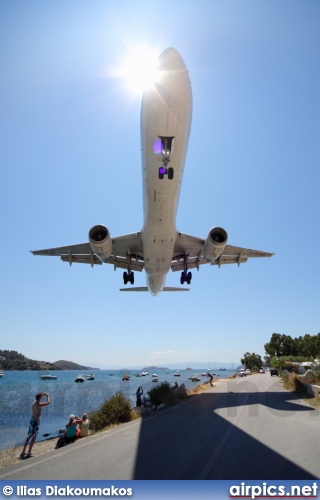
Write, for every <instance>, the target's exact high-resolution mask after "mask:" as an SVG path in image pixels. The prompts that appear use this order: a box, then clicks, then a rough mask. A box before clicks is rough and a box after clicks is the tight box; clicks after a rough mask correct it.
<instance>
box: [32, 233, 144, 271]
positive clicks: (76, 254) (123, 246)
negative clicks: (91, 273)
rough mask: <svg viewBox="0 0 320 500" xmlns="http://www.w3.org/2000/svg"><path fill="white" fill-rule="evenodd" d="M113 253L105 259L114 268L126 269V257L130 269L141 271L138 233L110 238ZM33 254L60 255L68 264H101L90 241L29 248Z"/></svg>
mask: <svg viewBox="0 0 320 500" xmlns="http://www.w3.org/2000/svg"><path fill="white" fill-rule="evenodd" d="M112 251H113V255H111V257H110V258H109V259H108V260H107V261H106V263H107V264H112V265H113V266H114V268H115V269H116V268H120V269H128V259H130V267H131V270H132V271H140V272H141V271H142V270H143V267H144V262H143V247H142V240H141V236H140V233H132V234H128V235H124V236H117V237H115V238H112ZM31 253H33V255H44V256H47V257H52V256H53V257H60V258H61V260H62V261H63V262H68V263H69V264H70V265H71V264H73V263H74V262H75V263H79V264H90V265H91V266H93V265H95V264H98V265H101V264H102V262H101V260H100V259H99V258H98V257H97V256H96V255H95V254H94V253H93V251H92V248H91V245H90V243H89V242H88V243H80V244H77V245H69V246H64V247H56V248H46V249H44V250H31Z"/></svg>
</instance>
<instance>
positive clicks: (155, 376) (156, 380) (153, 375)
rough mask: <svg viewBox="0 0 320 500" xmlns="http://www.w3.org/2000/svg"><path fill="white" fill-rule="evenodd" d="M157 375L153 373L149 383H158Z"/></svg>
mask: <svg viewBox="0 0 320 500" xmlns="http://www.w3.org/2000/svg"><path fill="white" fill-rule="evenodd" d="M158 380H159V379H158V375H157V374H156V373H153V374H152V376H151V381H152V382H158Z"/></svg>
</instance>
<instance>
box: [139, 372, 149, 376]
mask: <svg viewBox="0 0 320 500" xmlns="http://www.w3.org/2000/svg"><path fill="white" fill-rule="evenodd" d="M147 375H149V372H142V373H141V376H142V377H146V376H147Z"/></svg>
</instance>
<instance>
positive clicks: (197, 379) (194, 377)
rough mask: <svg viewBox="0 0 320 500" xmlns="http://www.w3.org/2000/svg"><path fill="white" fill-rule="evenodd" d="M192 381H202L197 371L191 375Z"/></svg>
mask: <svg viewBox="0 0 320 500" xmlns="http://www.w3.org/2000/svg"><path fill="white" fill-rule="evenodd" d="M191 380H192V382H200V381H201V378H200V377H199V375H197V374H196V373H195V374H194V375H192V377H191Z"/></svg>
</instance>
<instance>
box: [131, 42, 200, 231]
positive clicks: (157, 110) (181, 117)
mask: <svg viewBox="0 0 320 500" xmlns="http://www.w3.org/2000/svg"><path fill="white" fill-rule="evenodd" d="M159 70H160V77H159V79H158V80H157V82H156V83H155V84H154V87H153V88H152V89H150V90H148V91H146V92H145V93H144V94H143V99H142V107H141V146H142V147H141V150H142V169H143V195H144V219H145V221H147V220H150V219H151V222H152V223H153V224H154V223H157V221H158V220H159V218H161V219H162V220H163V217H165V218H170V219H171V221H172V222H174V221H175V217H176V212H177V206H178V201H179V195H180V188H181V183H182V177H183V171H184V164H185V159H186V154H187V146H188V140H189V134H190V127H191V115H192V94H191V85H190V80H189V74H188V71H187V68H186V66H185V64H184V62H183V60H182V58H181V56H180V55H179V53H178V52H177V51H176V50H175V49H167V50H166V51H164V52H163V53H162V55H161V56H160V58H159ZM164 138H169V141H170V158H169V162H168V167H170V168H171V169H172V172H173V178H170V179H169V178H168V177H169V176H168V175H165V176H164V177H163V178H162V179H160V178H159V169H160V168H161V166H162V165H163V162H164V157H163V150H162V148H161V146H162V145H163V144H162V143H163V141H164V140H165V139H164ZM161 141H162V142H161Z"/></svg>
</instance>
